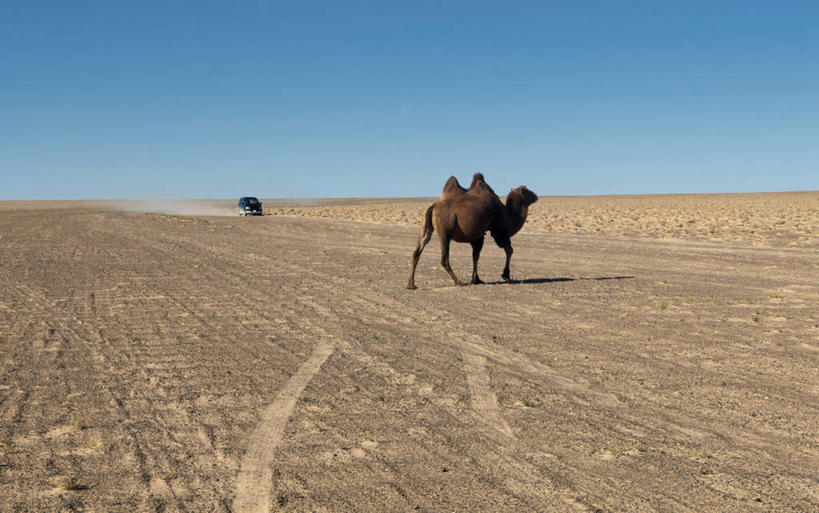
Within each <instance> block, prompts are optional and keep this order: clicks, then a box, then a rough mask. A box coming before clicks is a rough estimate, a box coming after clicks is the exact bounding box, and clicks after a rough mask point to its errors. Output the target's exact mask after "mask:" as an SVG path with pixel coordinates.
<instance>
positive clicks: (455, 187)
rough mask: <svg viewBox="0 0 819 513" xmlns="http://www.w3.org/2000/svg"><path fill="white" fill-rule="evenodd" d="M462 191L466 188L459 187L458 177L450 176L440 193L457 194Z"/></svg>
mask: <svg viewBox="0 0 819 513" xmlns="http://www.w3.org/2000/svg"><path fill="white" fill-rule="evenodd" d="M463 192H466V189H464V188H463V187H461V184H459V183H458V179H457V178H455V177H454V176H450V177H449V179H448V180H447V181H446V183H445V184H444V190H443V192H442V195H449V194H458V193H463Z"/></svg>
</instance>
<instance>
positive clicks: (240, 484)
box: [233, 340, 335, 513]
mask: <svg viewBox="0 0 819 513" xmlns="http://www.w3.org/2000/svg"><path fill="white" fill-rule="evenodd" d="M334 349H335V344H334V343H333V342H332V341H329V340H325V341H320V342H318V343H317V344H316V347H315V349H314V350H313V354H312V355H310V358H309V359H308V360H307V361H306V362H304V363H303V364H302V365H301V367H299V369H298V371H296V373H295V374H294V375H293V377H291V378H290V380H289V381H288V382H287V384H285V386H284V387H283V388H282V389H281V390H280V391H279V393H278V395H277V396H276V400H275V401H273V403H272V404H270V405H269V406H267V407H266V408H265V409H264V411H263V412H262V414H261V420H260V421H259V424H258V425H257V426H256V429H254V430H253V433H251V435H250V438H249V440H248V444H247V450H246V451H245V455H244V456H243V457H242V462H241V465H240V467H239V473H238V474H237V476H236V497H235V498H234V500H233V510H234V511H235V512H236V513H262V512H264V513H267V512H268V511H270V508H271V493H270V492H271V487H272V477H273V474H272V473H273V470H272V464H273V457H274V451H275V449H276V446H277V445H278V444H279V441H280V440H281V438H282V435H283V433H284V428H285V426H286V424H287V421H288V420H289V419H290V415H291V413H292V412H293V409H294V408H295V407H296V402H297V400H298V398H299V396H300V395H301V393H302V391H303V390H304V387H306V386H307V384H308V383H309V382H310V380H311V379H313V376H315V375H316V373H317V372H318V371H319V369H321V366H322V364H324V362H325V361H326V360H327V358H329V356H330V355H331V354H332V353H333V350H334Z"/></svg>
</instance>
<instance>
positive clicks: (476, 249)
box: [472, 237, 483, 285]
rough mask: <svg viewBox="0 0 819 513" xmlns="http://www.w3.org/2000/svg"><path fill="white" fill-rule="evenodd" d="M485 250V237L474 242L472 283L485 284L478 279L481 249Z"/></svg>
mask: <svg viewBox="0 0 819 513" xmlns="http://www.w3.org/2000/svg"><path fill="white" fill-rule="evenodd" d="M482 248H483V237H481V238H480V239H478V240H476V241H473V242H472V283H473V284H476V285H477V284H479V283H483V281H481V279H480V278H478V258H480V256H481V249H482Z"/></svg>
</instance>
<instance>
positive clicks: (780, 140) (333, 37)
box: [0, 0, 819, 199]
mask: <svg viewBox="0 0 819 513" xmlns="http://www.w3.org/2000/svg"><path fill="white" fill-rule="evenodd" d="M817 23H819V2H816V1H803V2H797V1H787V0H782V1H775V2H774V1H770V0H767V1H756V0H747V1H715V0H709V1H697V0H687V1H679V2H672V1H662V0H659V1H658V0H651V1H640V2H637V1H635V2H629V1H614V0H611V1H583V0H566V1H547V0H543V1H535V2H516V1H502V2H501V1H497V2H483V1H477V0H472V1H426V0H420V1H411V2H410V1H396V2H386V1H326V2H313V1H298V2H274V1H261V0H257V1H238V0H237V1H207V0H195V1H181V0H180V1H166V0H162V1H150V0H140V1H125V0H122V1H109V0H99V1H94V2H88V1H82V0H76V1H64V0H59V1H37V0H22V1H17V0H0V199H57V198H66V199H73V198H155V197H164V198H169V197H182V198H230V197H236V196H239V195H257V196H260V197H342V196H414V195H424V196H435V195H438V194H439V193H440V189H441V187H442V186H443V183H444V181H445V180H446V178H447V177H448V176H449V175H453V174H454V175H456V176H457V177H458V178H459V179H460V180H461V182H462V183H468V182H469V181H470V178H471V176H472V174H473V173H474V172H475V171H482V172H483V173H484V174H485V175H486V177H487V181H488V182H489V183H490V184H491V185H492V186H493V187H494V188H495V189H496V190H497V191H498V192H499V193H502V192H505V191H507V190H508V189H509V188H510V187H513V186H517V185H521V184H526V185H528V186H529V187H530V188H531V189H533V190H535V191H537V192H538V193H540V194H542V195H562V194H627V193H671V192H732V191H736V192H740V191H779V190H800V189H801V190H804V189H817V188H819V25H817Z"/></svg>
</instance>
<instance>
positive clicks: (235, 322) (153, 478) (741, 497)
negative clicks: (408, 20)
mask: <svg viewBox="0 0 819 513" xmlns="http://www.w3.org/2000/svg"><path fill="white" fill-rule="evenodd" d="M430 201H431V200H430V199H406V198H404V199H382V200H378V199H368V200H315V201H276V200H265V208H266V213H267V214H268V215H265V216H262V217H255V218H240V217H238V216H235V215H230V214H234V212H233V210H232V205H233V202H231V201H227V200H225V201H216V202H207V201H201V202H180V201H171V202H165V204H163V203H162V202H156V203H154V204H153V205H147V204H145V203H144V202H4V203H0V511H3V512H18V511H19V512H29V511H36V512H50V511H54V512H63V511H65V512H73V511H77V512H80V511H82V512H108V511H113V512H120V511H122V512H134V511H139V512H141V511H156V512H177V511H182V512H199V511H217V512H236V513H239V512H259V511H264V512H267V511H320V512H335V511H340V512H347V511H372V512H381V511H427V512H439V511H447V512H449V511H459V512H460V511H463V512H472V511H481V512H489V511H554V512H564V511H579V512H580V511H589V512H621V511H633V512H677V511H680V512H705V511H720V512H772V511H774V512H786V511H787V512H810V511H817V510H818V509H819V421H818V420H817V419H819V258H818V257H819V192H804V193H781V194H742V195H691V196H686V195H675V196H633V197H588V198H578V197H573V198H566V197H546V196H542V197H541V199H540V201H539V202H537V203H535V204H534V205H533V206H532V207H531V213H530V219H529V221H528V222H527V224H526V226H524V228H523V230H522V231H521V233H519V234H518V235H516V236H515V237H514V238H513V241H512V242H513V245H514V247H515V254H514V257H513V259H512V277H513V278H514V281H512V282H508V283H507V282H503V281H501V280H500V273H501V269H502V267H503V259H504V255H503V251H502V250H500V249H499V248H497V247H496V246H495V245H494V243H492V242H491V240H487V244H486V245H485V247H484V251H483V255H482V258H481V262H480V272H481V277H482V278H483V279H484V280H485V281H486V282H487V284H485V285H470V286H465V287H455V286H452V282H451V280H450V279H449V277H448V276H447V274H446V272H445V271H444V270H443V269H442V268H441V266H440V265H439V258H440V252H439V250H440V248H439V246H438V244H437V241H436V239H435V238H433V242H432V243H430V245H429V246H428V247H427V249H426V251H425V253H424V254H423V256H422V257H421V263H420V265H419V268H418V272H417V276H416V283H417V285H418V290H414V291H410V290H406V288H405V287H406V284H407V278H408V274H409V266H410V255H411V253H412V250H413V249H414V247H415V243H416V240H417V235H418V228H419V225H420V220H421V215H422V213H423V211H424V209H425V208H426V206H428V204H429V203H430ZM221 214H226V215H221ZM452 258H453V267H454V268H455V271H456V273H458V274H459V275H460V276H461V277H462V278H468V277H469V274H470V271H471V250H470V248H469V246H468V245H464V244H454V245H453V248H452Z"/></svg>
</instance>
